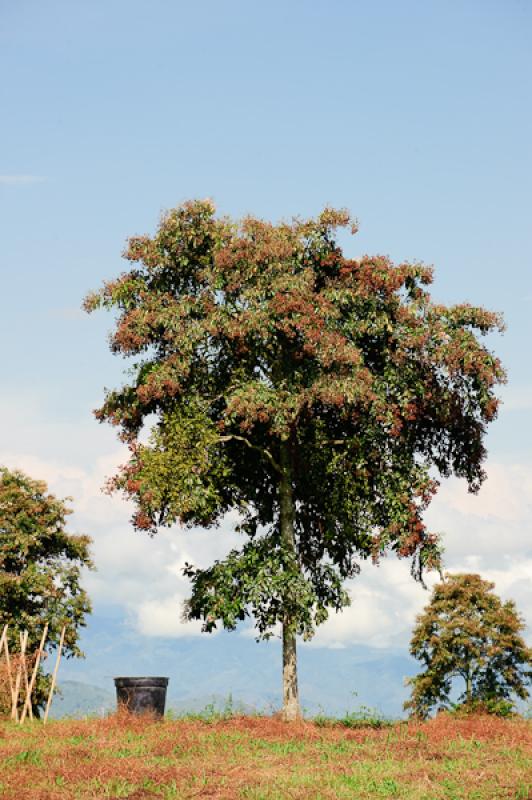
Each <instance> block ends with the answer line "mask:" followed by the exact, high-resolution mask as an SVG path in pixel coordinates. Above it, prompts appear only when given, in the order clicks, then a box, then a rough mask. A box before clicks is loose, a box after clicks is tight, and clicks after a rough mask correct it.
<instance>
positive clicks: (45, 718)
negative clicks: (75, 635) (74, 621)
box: [43, 625, 66, 725]
mask: <svg viewBox="0 0 532 800" xmlns="http://www.w3.org/2000/svg"><path fill="white" fill-rule="evenodd" d="M65 631H66V625H63V629H62V631H61V637H60V639H59V649H58V651H57V659H56V662H55V667H54V672H53V675H52V685H51V686H50V694H49V695H48V702H47V703H46V711H45V712H44V720H43V725H46V720H47V719H48V712H49V711H50V706H51V705H52V697H53V696H54V689H55V682H56V680H57V671H58V669H59V662H60V661H61V651H62V649H63V643H64V641H65Z"/></svg>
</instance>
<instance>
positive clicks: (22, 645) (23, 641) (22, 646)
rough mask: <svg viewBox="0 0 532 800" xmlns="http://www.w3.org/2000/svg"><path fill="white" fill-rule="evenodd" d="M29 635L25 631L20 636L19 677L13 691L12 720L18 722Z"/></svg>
mask: <svg viewBox="0 0 532 800" xmlns="http://www.w3.org/2000/svg"><path fill="white" fill-rule="evenodd" d="M27 635H28V632H27V631H24V634H22V633H21V634H20V659H19V662H18V664H17V677H16V678H15V688H14V690H13V704H12V706H11V719H14V720H15V721H16V722H18V708H17V706H18V696H19V693H20V681H21V680H22V662H23V660H24V653H25V651H26V637H27Z"/></svg>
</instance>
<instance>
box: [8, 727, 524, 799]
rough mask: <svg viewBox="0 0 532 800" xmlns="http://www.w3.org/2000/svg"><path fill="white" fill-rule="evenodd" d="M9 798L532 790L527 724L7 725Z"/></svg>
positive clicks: (463, 794) (488, 794)
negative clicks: (375, 727)
mask: <svg viewBox="0 0 532 800" xmlns="http://www.w3.org/2000/svg"><path fill="white" fill-rule="evenodd" d="M0 764H1V773H0V796H1V797H2V798H3V800H14V799H15V798H17V800H19V798H20V800H52V798H53V800H56V799H57V800H70V798H79V800H86V799H88V798H127V797H129V798H131V800H133V799H135V800H140V798H166V799H167V800H171V798H196V797H197V798H199V797H203V798H207V797H210V798H227V799H228V800H229V798H233V799H234V798H248V800H274V798H275V799H276V800H281V798H283V799H284V798H314V799H315V800H317V799H318V798H320V799H321V800H325V798H395V797H397V798H408V800H440V799H443V798H446V800H460V799H461V798H468V800H496V798H514V799H517V798H521V800H527V798H531V797H532V781H531V774H532V723H531V722H529V721H526V720H501V719H496V718H493V717H474V718H467V719H456V718H452V717H450V716H446V715H441V716H440V717H438V718H437V719H436V720H433V721H431V722H428V723H423V724H414V723H408V724H397V725H395V726H392V727H389V728H383V729H380V730H371V729H356V730H346V729H344V728H340V727H336V728H334V727H333V728H323V727H318V726H316V725H315V724H313V723H311V722H308V723H300V724H298V725H288V724H285V723H283V722H281V721H280V720H277V719H275V718H265V717H262V718H250V717H235V718H233V719H229V720H218V721H215V722H212V723H207V722H203V721H201V720H178V721H165V722H154V721H152V720H149V719H145V718H139V717H132V716H128V715H123V714H121V715H114V716H111V717H108V718H107V719H101V720H84V721H58V722H53V723H52V724H50V725H48V726H47V727H43V726H42V724H41V723H39V722H34V723H32V724H29V725H26V726H24V727H22V728H21V727H17V726H15V725H13V724H12V723H7V722H6V723H2V724H1V725H0Z"/></svg>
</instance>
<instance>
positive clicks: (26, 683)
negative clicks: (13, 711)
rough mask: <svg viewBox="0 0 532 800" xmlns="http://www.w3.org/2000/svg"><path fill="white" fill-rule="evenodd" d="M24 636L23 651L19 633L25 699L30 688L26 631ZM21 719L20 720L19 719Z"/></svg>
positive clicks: (31, 715)
mask: <svg viewBox="0 0 532 800" xmlns="http://www.w3.org/2000/svg"><path fill="white" fill-rule="evenodd" d="M24 634H25V636H26V640H25V642H24V652H22V634H21V635H20V660H21V662H22V677H23V678H24V689H25V691H26V699H27V698H28V692H29V689H30V682H29V680H28V665H27V664H26V649H27V647H28V636H29V634H28V631H24ZM24 705H26V700H24ZM30 719H33V711H32V710H31V708H30ZM21 721H22V720H21Z"/></svg>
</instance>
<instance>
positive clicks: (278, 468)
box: [219, 433, 284, 475]
mask: <svg viewBox="0 0 532 800" xmlns="http://www.w3.org/2000/svg"><path fill="white" fill-rule="evenodd" d="M231 439H235V440H236V441H237V442H244V444H245V445H247V447H249V448H250V449H251V450H257V452H259V453H261V454H262V455H263V456H266V458H267V459H268V461H269V462H270V464H271V465H272V467H273V468H274V470H275V471H276V472H277V473H278V474H279V475H283V474H284V473H283V470H282V468H281V466H280V465H279V464H278V463H277V461H276V460H275V458H274V457H273V456H272V454H271V453H270V451H269V450H266V448H264V447H258V445H256V444H251V442H250V441H249V439H246V437H245V436H237V435H236V434H234V433H232V434H229V435H228V436H220V439H219V441H220V442H229V441H231Z"/></svg>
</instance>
